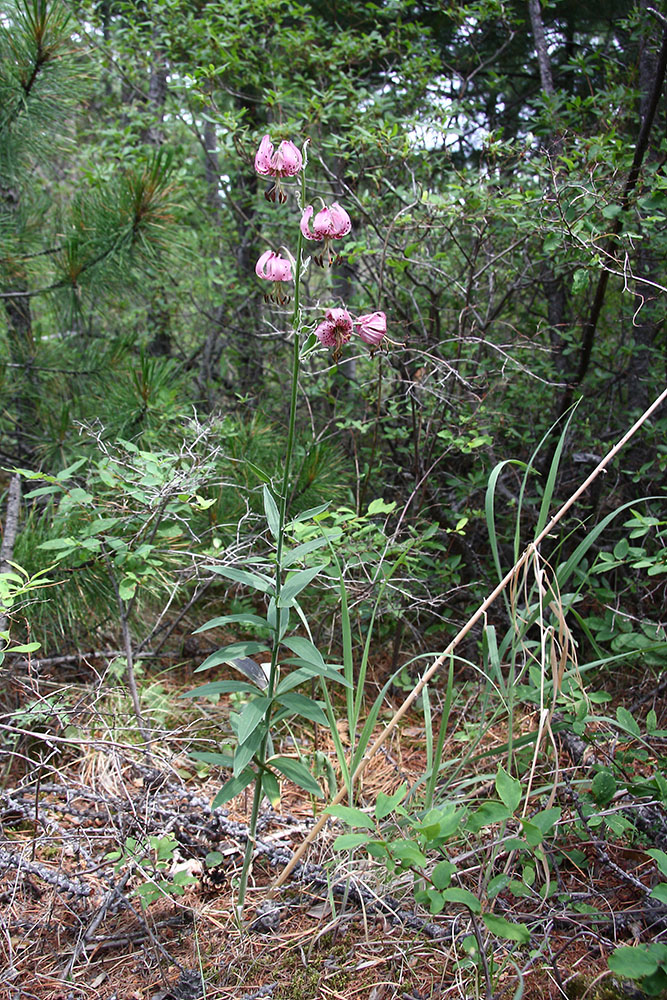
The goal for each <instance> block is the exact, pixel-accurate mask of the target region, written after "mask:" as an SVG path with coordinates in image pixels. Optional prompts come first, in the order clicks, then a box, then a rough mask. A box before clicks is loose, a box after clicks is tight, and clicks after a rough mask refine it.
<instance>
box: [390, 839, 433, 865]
mask: <svg viewBox="0 0 667 1000" xmlns="http://www.w3.org/2000/svg"><path fill="white" fill-rule="evenodd" d="M391 854H392V857H393V858H395V859H397V860H398V861H400V862H401V864H402V865H403V867H404V868H408V867H410V868H424V867H425V866H426V865H427V864H428V860H427V858H426V855H425V854H424V853H423V851H422V850H421V849H420V847H419V844H418V843H417V842H416V841H415V840H396V841H394V843H393V844H392V845H391Z"/></svg>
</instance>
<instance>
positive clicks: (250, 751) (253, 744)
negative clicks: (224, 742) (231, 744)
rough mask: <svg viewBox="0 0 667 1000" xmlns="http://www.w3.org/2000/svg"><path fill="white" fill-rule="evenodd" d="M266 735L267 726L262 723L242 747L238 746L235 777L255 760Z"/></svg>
mask: <svg viewBox="0 0 667 1000" xmlns="http://www.w3.org/2000/svg"><path fill="white" fill-rule="evenodd" d="M265 733H266V726H265V725H264V723H260V725H258V726H257V728H256V729H255V730H254V732H252V733H251V734H250V736H249V737H248V739H247V740H246V741H245V743H243V744H242V745H241V746H237V748H236V750H235V751H234V766H233V774H234V777H235V778H236V777H238V775H239V774H241V773H242V772H243V771H244V770H245V768H246V767H247V765H248V764H249V763H250V761H251V760H252V759H253V757H254V756H255V754H256V753H257V751H258V750H259V748H260V745H261V743H262V740H263V739H264V735H265Z"/></svg>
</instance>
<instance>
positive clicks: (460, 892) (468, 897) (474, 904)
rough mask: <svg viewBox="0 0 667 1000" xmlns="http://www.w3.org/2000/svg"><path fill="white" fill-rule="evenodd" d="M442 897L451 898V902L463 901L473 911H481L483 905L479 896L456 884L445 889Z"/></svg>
mask: <svg viewBox="0 0 667 1000" xmlns="http://www.w3.org/2000/svg"><path fill="white" fill-rule="evenodd" d="M442 898H443V899H447V900H449V902H450V903H463V905H464V906H467V907H468V909H469V910H470V912H471V913H481V910H482V907H481V906H480V904H479V900H478V898H477V896H473V894H472V893H471V892H468V890H467V889H458V888H457V887H456V886H454V887H453V888H451V889H443V890H442Z"/></svg>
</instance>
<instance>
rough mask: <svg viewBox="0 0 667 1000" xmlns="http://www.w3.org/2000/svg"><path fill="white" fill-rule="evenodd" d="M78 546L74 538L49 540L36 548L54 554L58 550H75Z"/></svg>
mask: <svg viewBox="0 0 667 1000" xmlns="http://www.w3.org/2000/svg"><path fill="white" fill-rule="evenodd" d="M78 544H79V543H78V542H77V540H76V538H50V539H49V541H48V542H40V544H39V545H38V546H37V548H38V549H44V550H45V551H51V550H53V551H54V552H55V551H57V550H59V549H75V548H76V547H77V545H78Z"/></svg>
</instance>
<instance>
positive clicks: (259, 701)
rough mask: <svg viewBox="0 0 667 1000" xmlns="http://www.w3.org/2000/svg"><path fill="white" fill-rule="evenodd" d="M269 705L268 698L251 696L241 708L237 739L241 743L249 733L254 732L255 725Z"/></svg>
mask: <svg viewBox="0 0 667 1000" xmlns="http://www.w3.org/2000/svg"><path fill="white" fill-rule="evenodd" d="M270 705H271V699H270V698H253V699H252V701H249V702H248V703H247V704H246V705H244V706H243V708H242V709H241V713H240V715H239V721H238V731H237V736H238V741H239V744H241V745H243V744H244V743H245V742H246V740H247V739H248V737H249V736H250V735H251V733H254V731H255V729H256V728H257V726H258V725H259V724H260V722H261V721H262V719H263V718H264V717H265V715H266V713H267V711H268V709H269V707H270Z"/></svg>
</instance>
